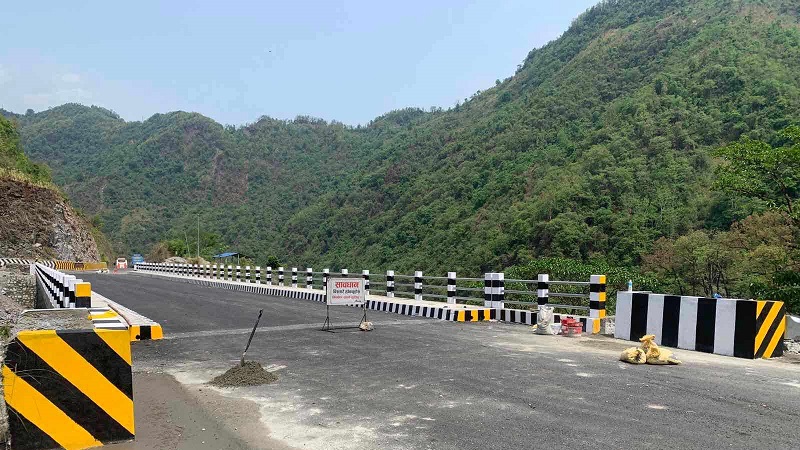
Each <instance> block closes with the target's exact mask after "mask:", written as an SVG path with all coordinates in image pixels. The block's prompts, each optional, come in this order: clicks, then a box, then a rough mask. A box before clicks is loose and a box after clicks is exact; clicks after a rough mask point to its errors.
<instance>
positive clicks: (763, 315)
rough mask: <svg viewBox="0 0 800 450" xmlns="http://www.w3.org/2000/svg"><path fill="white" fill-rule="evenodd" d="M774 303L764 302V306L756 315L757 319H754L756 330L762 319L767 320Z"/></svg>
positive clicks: (762, 322) (762, 321)
mask: <svg viewBox="0 0 800 450" xmlns="http://www.w3.org/2000/svg"><path fill="white" fill-rule="evenodd" d="M773 305H774V303H772V302H766V303H765V304H764V308H763V309H762V310H761V314H759V315H758V319H756V330H760V329H761V326H762V325H764V321H765V320H767V316H768V315H769V312H770V311H772V306H773Z"/></svg>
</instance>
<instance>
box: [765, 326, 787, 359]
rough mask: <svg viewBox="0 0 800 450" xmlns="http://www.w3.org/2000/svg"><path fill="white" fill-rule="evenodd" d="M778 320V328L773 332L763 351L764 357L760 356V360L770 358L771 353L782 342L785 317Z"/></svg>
mask: <svg viewBox="0 0 800 450" xmlns="http://www.w3.org/2000/svg"><path fill="white" fill-rule="evenodd" d="M778 320H780V324H778V328H777V329H776V330H775V334H774V335H773V336H772V340H771V341H770V343H769V345H768V346H767V349H766V350H765V351H764V356H762V358H772V353H773V352H775V349H776V348H777V347H778V345H779V343H780V342H781V341H782V340H783V335H784V333H786V316H784V317H783V318H779V319H778Z"/></svg>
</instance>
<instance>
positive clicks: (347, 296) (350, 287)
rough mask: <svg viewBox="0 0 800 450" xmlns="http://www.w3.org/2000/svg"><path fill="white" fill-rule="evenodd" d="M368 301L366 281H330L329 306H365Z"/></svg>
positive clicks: (344, 279) (351, 279)
mask: <svg viewBox="0 0 800 450" xmlns="http://www.w3.org/2000/svg"><path fill="white" fill-rule="evenodd" d="M365 300H366V291H365V290H364V280H363V279H360V278H331V279H329V280H328V304H329V305H363V304H364V302H365Z"/></svg>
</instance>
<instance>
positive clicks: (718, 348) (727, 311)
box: [714, 299, 736, 356]
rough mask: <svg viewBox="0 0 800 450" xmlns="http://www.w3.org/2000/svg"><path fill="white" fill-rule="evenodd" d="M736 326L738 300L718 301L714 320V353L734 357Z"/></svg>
mask: <svg viewBox="0 0 800 450" xmlns="http://www.w3.org/2000/svg"><path fill="white" fill-rule="evenodd" d="M735 324H736V300H722V299H720V300H717V314H716V316H715V320H714V353H716V354H718V355H728V356H733V333H734V331H735V330H736V326H735Z"/></svg>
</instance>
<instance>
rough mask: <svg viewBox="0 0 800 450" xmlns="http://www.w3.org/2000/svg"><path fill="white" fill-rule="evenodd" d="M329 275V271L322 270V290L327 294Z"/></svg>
mask: <svg viewBox="0 0 800 450" xmlns="http://www.w3.org/2000/svg"><path fill="white" fill-rule="evenodd" d="M330 275H331V269H323V270H322V290H323V291H325V292H328V277H329V276H330Z"/></svg>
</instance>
